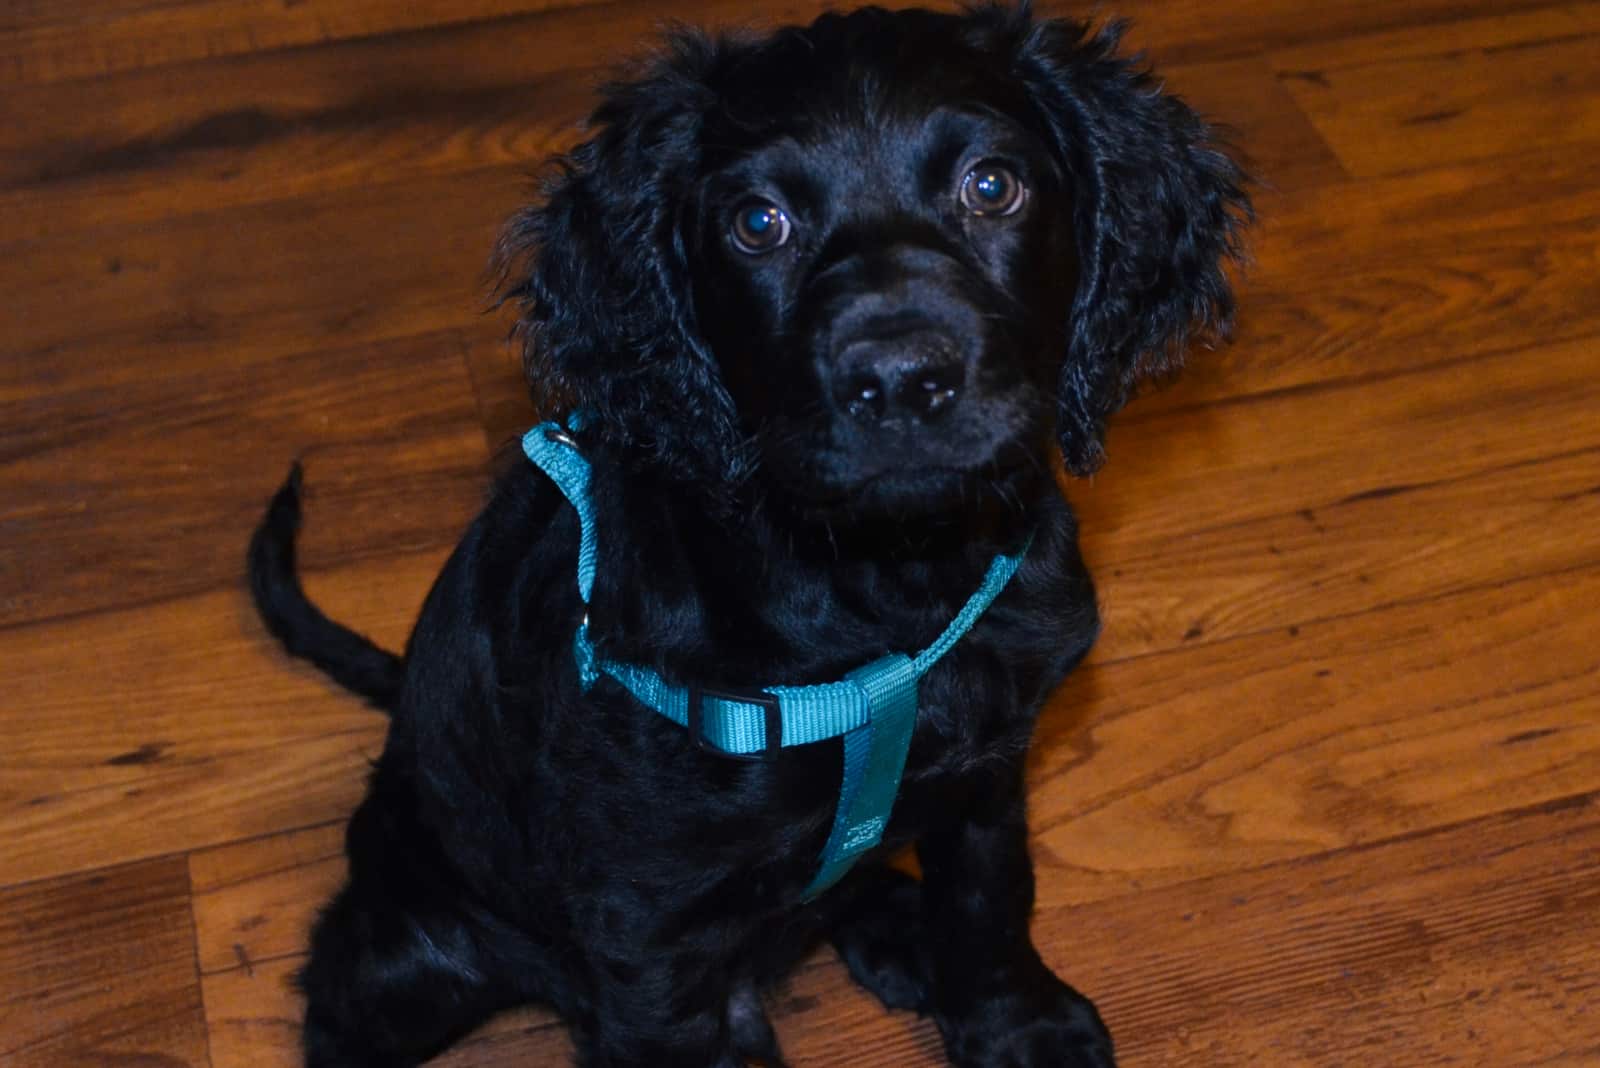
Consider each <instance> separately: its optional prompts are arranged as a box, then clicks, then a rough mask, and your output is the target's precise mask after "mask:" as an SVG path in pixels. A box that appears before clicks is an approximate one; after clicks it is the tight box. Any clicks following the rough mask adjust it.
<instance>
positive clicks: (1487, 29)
mask: <svg viewBox="0 0 1600 1068" xmlns="http://www.w3.org/2000/svg"><path fill="white" fill-rule="evenodd" d="M1418 38H1419V35H1418V34H1416V33H1415V32H1401V33H1397V34H1390V35H1382V36H1379V37H1377V38H1376V39H1374V38H1373V37H1360V38H1355V39H1347V40H1336V41H1332V42H1329V43H1328V44H1326V45H1325V46H1323V47H1322V48H1320V49H1319V48H1314V47H1302V48H1299V49H1296V50H1295V51H1294V52H1293V53H1292V54H1289V55H1285V56H1276V57H1273V62H1274V65H1275V66H1277V67H1278V68H1279V69H1280V70H1282V71H1284V81H1285V84H1286V85H1287V86H1288V87H1289V90H1290V92H1292V93H1293V95H1294V98H1295V100H1296V101H1298V102H1299V104H1300V106H1301V107H1303V108H1304V109H1305V111H1306V112H1307V114H1308V115H1309V116H1310V118H1311V121H1312V123H1313V124H1315V126H1316V128H1317V129H1318V130H1319V131H1320V132H1321V133H1322V135H1323V137H1324V138H1326V139H1327V141H1328V142H1329V144H1331V145H1332V147H1333V150H1334V152H1335V153H1336V154H1337V155H1338V157H1339V159H1340V160H1341V161H1342V162H1343V163H1344V165H1345V166H1346V167H1347V168H1349V170H1350V171H1351V173H1353V174H1357V175H1362V176H1372V175H1381V174H1396V173H1401V172H1405V171H1411V170H1416V169H1419V168H1423V167H1430V166H1438V165H1441V164H1447V163H1456V162H1461V161H1464V160H1471V159H1482V158H1486V157H1494V156H1507V155H1517V154H1519V153H1521V152H1523V151H1525V150H1527V149H1528V148H1529V147H1530V146H1532V145H1539V146H1541V147H1542V148H1549V147H1551V146H1556V145H1571V144H1577V143H1584V142H1594V141H1596V140H1600V63H1597V62H1596V61H1595V57H1596V56H1597V55H1600V5H1594V4H1581V5H1565V6H1562V7H1558V8H1553V9H1550V10H1545V11H1538V12H1531V13H1528V14H1526V15H1522V16H1520V17H1509V16H1500V17H1496V18H1486V19H1481V20H1475V21H1472V22H1458V23H1455V24H1453V25H1452V26H1451V27H1450V29H1449V32H1448V33H1446V34H1443V35H1440V36H1439V37H1438V38H1437V39H1436V41H1435V44H1434V47H1433V48H1431V49H1427V50H1423V49H1422V48H1420V47H1418V45H1419V40H1418ZM1380 57H1381V58H1380Z"/></svg>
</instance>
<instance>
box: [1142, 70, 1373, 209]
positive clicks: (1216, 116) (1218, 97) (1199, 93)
mask: <svg viewBox="0 0 1600 1068" xmlns="http://www.w3.org/2000/svg"><path fill="white" fill-rule="evenodd" d="M1161 75H1162V78H1163V81H1164V82H1165V84H1166V87H1167V89H1168V90H1169V91H1170V92H1174V93H1176V94H1178V95H1179V96H1180V97H1182V98H1183V99H1184V100H1186V101H1187V102H1188V103H1189V105H1190V106H1191V107H1193V108H1195V109H1196V110H1198V111H1199V112H1200V114H1202V115H1204V116H1205V117H1206V118H1207V119H1208V120H1209V121H1211V122H1213V123H1216V124H1218V125H1219V127H1220V128H1221V130H1222V132H1223V135H1224V137H1225V138H1226V139H1227V140H1228V141H1229V142H1231V144H1232V145H1233V147H1234V150H1235V151H1236V152H1237V153H1238V154H1239V155H1240V156H1241V157H1243V158H1244V159H1245V160H1246V163H1247V166H1248V167H1249V169H1250V172H1251V175H1252V176H1253V177H1254V178H1255V180H1256V181H1257V182H1258V183H1260V184H1261V187H1262V188H1261V191H1260V192H1258V194H1257V199H1258V200H1260V201H1263V202H1262V203H1261V204H1258V208H1260V209H1262V210H1264V211H1268V212H1270V211H1272V210H1274V209H1275V208H1276V201H1275V198H1274V197H1273V194H1275V193H1278V192H1280V191H1288V190H1295V189H1307V188H1311V187H1313V186H1317V185H1326V184H1329V183H1334V182H1341V181H1344V180H1345V179H1346V178H1347V177H1348V176H1347V175H1346V174H1345V171H1344V168H1343V167H1342V166H1340V164H1339V161H1338V159H1337V158H1336V157H1335V156H1334V154H1333V151H1332V150H1331V149H1330V148H1329V147H1328V145H1327V143H1326V142H1324V141H1323V139H1322V135H1321V134H1319V133H1318V132H1317V130H1316V128H1315V127H1314V126H1312V125H1311V122H1310V120H1308V119H1307V118H1306V115H1305V112H1303V111H1302V110H1301V109H1300V106H1299V104H1298V103H1296V101H1295V99H1294V97H1292V96H1291V95H1290V94H1289V91H1288V89H1287V88H1285V86H1284V84H1283V82H1282V81H1281V80H1280V79H1279V78H1278V77H1277V74H1276V72H1275V71H1274V70H1273V69H1272V67H1271V66H1270V65H1269V64H1268V63H1267V62H1266V61H1265V60H1264V59H1261V58H1259V57H1252V58H1249V59H1239V60H1231V61H1228V62H1223V63H1199V64H1193V65H1189V66H1172V67H1163V68H1161Z"/></svg>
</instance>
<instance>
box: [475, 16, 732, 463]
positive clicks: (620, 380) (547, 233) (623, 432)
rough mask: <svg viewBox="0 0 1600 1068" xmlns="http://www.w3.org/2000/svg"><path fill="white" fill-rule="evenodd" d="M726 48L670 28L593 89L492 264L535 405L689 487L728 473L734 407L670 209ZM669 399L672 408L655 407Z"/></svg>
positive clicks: (683, 186)
mask: <svg viewBox="0 0 1600 1068" xmlns="http://www.w3.org/2000/svg"><path fill="white" fill-rule="evenodd" d="M721 53H722V46H721V45H720V44H718V43H717V42H715V41H712V40H711V39H709V38H706V37H704V36H702V35H699V34H696V33H693V32H690V31H681V32H678V33H676V34H674V35H673V36H672V37H671V38H670V39H669V41H668V44H667V47H666V49H665V50H664V51H663V52H662V53H661V54H660V55H658V56H656V57H655V58H654V59H652V60H651V61H650V62H649V63H648V64H647V65H646V67H645V68H644V70H643V71H642V72H641V73H639V74H638V75H636V76H634V77H631V78H628V79H627V80H621V81H617V82H614V83H612V84H610V85H608V86H606V87H604V88H603V89H602V99H601V103H600V104H599V106H598V107H597V108H596V110H595V112H594V114H593V115H592V116H591V119H590V125H591V128H592V130H593V134H592V136H591V137H590V138H589V140H587V141H585V142H584V143H583V144H580V145H579V146H578V147H577V148H575V149H573V150H572V152H570V153H569V154H568V155H567V156H566V157H564V158H563V159H561V160H558V161H557V162H556V163H555V164H554V170H553V172H552V174H553V176H552V177H551V178H550V179H549V180H548V181H547V183H546V185H545V188H544V190H543V197H542V198H541V200H540V202H538V203H536V204H535V205H534V206H532V207H529V208H527V209H524V210H523V211H522V212H520V213H518V214H517V215H516V216H514V217H513V218H512V219H511V221H510V222H509V223H508V224H507V226H506V228H505V230H504V231H503V233H502V235H501V238H500V242H499V245H498V246H497V249H496V255H495V261H494V267H495V270H496V271H497V273H498V276H499V278H500V279H501V294H502V299H504V300H508V301H513V302H515V303H516V304H517V305H519V306H520V309H521V313H522V314H521V318H520V320H519V323H518V332H519V333H520V335H521V340H522V346H523V362H524V366H525V369H526V371H527V375H528V381H529V383H530V385H531V387H532V389H533V392H534V399H535V402H536V403H537V404H538V406H539V407H540V409H541V410H543V411H544V412H546V413H547V414H551V413H554V412H558V411H561V410H570V409H574V408H581V409H583V410H585V411H586V412H588V413H589V416H590V426H592V427H593V428H594V429H595V430H596V432H598V433H600V434H602V435H605V436H607V437H608V438H609V439H611V440H612V441H614V442H615V443H617V444H619V445H620V446H622V447H623V448H624V449H625V450H627V451H628V452H629V453H631V454H633V455H636V456H639V457H641V458H642V459H645V460H646V461H648V462H649V463H650V464H651V465H653V466H654V467H655V468H657V469H658V470H663V471H666V472H669V473H672V474H674V475H676V476H678V477H680V478H682V479H684V480H693V481H708V480H713V481H714V480H717V479H722V478H728V477H732V476H733V475H734V474H735V473H736V472H737V470H738V466H739V464H738V458H739V447H738V446H739V441H740V438H739V435H738V429H737V423H736V420H735V415H734V410H733V402H732V400H731V399H730V398H729V397H728V395H727V392H726V390H725V389H724V388H723V387H722V384H721V380H720V378H719V377H718V375H717V372H716V368H715V365H714V363H713V362H712V358H711V356H710V354H709V353H708V352H707V351H706V349H705V346H704V344H703V343H702V341H701V339H700V336H699V332H698V330H697V329H696V327H695V325H694V321H693V320H694V312H693V306H692V303H691V300H690V294H689V276H688V271H687V269H686V264H685V256H684V249H683V243H682V240H681V235H680V232H679V223H680V219H679V217H678V213H679V211H680V210H681V208H682V206H683V205H684V204H686V203H688V202H689V200H690V199H691V198H690V189H691V187H692V185H693V183H694V182H695V180H696V171H697V168H698V165H699V148H698V139H699V132H700V127H701V123H702V120H703V116H704V115H705V114H706V112H707V110H708V109H709V108H710V107H711V106H713V105H714V104H715V95H714V94H713V93H712V91H711V90H710V89H709V88H708V86H707V82H706V80H707V78H708V77H709V75H710V72H711V70H712V68H713V67H714V66H715V65H716V64H717V62H718V61H719V57H720V55H721ZM664 398H670V399H671V403H670V404H664V403H662V402H663V399H664Z"/></svg>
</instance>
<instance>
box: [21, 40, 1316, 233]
mask: <svg viewBox="0 0 1600 1068" xmlns="http://www.w3.org/2000/svg"><path fill="white" fill-rule="evenodd" d="M579 17H580V15H579V14H578V13H574V14H573V15H571V16H570V17H568V18H566V19H565V21H566V22H573V23H575V22H577V20H578V19H579ZM550 21H551V20H516V21H513V22H511V23H509V24H501V23H494V24H489V25H482V24H477V25H468V26H465V27H460V28H457V29H453V30H448V31H441V32H436V33H430V34H419V35H411V36H406V37H402V38H385V39H381V40H375V41H374V40H358V41H352V42H348V43H342V44H338V45H333V46H328V47H324V48H316V49H305V50H295V51H289V52H271V53H266V54H263V55H255V56H248V57H228V58H226V59H223V60H217V61H212V62H207V63H197V64H189V65H185V66H183V67H181V68H158V69H156V70H152V71H146V72H139V73H135V74H130V75H126V76H122V77H118V78H110V79H95V80H90V81H82V82H73V83H68V84H64V85H46V86H33V87H27V86H24V87H18V88H17V89H15V90H13V91H12V92H10V93H8V94H6V95H5V96H4V97H0V219H3V220H4V224H3V229H0V243H3V242H5V241H17V240H30V239H37V238H41V237H47V236H59V235H62V234H64V233H68V232H72V231H75V230H79V229H84V228H91V227H98V226H107V225H118V224H125V223H132V222H140V221H148V220H152V219H157V218H165V217H170V216H172V215H178V214H188V213H193V212H197V211H208V210H214V209H217V208H221V207H226V206H242V205H245V204H253V203H260V202H263V201H268V200H276V199H282V198H284V197H290V196H296V195H301V194H305V193H314V192H320V191H325V190H330V189H335V188H345V187H351V186H364V185H367V184H370V183H373V182H393V181H397V180H400V179H403V178H406V177H412V176H419V175H428V174H437V173H443V172H449V171H459V170H471V169H477V168H482V167H486V166H498V165H507V166H521V167H526V168H529V169H532V168H533V167H534V166H535V165H536V164H538V163H539V162H540V161H542V160H544V159H545V158H546V157H547V156H549V155H550V154H552V153H554V152H557V151H559V150H561V149H563V148H565V147H567V146H568V145H570V144H571V142H572V141H573V140H574V139H575V138H576V137H577V135H578V134H577V129H576V124H577V122H578V120H579V119H581V118H582V117H583V116H584V115H585V114H586V113H587V111H588V109H589V107H590V106H592V103H593V94H592V86H593V84H594V83H595V82H597V81H598V80H600V78H601V77H602V76H603V74H604V72H605V65H604V62H603V60H604V57H603V56H602V57H598V58H601V59H602V66H600V67H598V68H588V67H579V68H576V69H575V68H573V67H572V66H571V64H573V63H574V62H576V61H584V62H589V63H592V62H593V61H594V60H595V59H596V58H597V55H596V53H597V51H598V50H599V49H600V48H608V49H609V50H610V51H611V52H612V53H614V54H612V55H611V57H610V58H611V60H612V61H617V60H619V58H620V56H621V55H623V54H626V53H629V52H631V51H633V50H635V49H637V48H638V47H640V45H639V43H638V42H636V41H635V40H634V39H632V38H630V37H627V36H623V35H621V34H619V33H618V32H617V31H616V30H615V29H611V30H609V31H605V30H601V29H600V28H599V27H592V26H587V25H586V26H585V28H586V29H589V30H591V34H590V40H589V41H588V42H587V44H586V45H583V46H579V45H577V43H576V42H573V44H574V47H570V48H561V47H560V42H559V41H552V40H551V37H552V31H553V30H558V29H564V30H565V35H567V36H571V35H572V34H573V32H574V28H573V27H570V26H567V27H558V26H552V25H550V24H549V23H550ZM594 32H600V33H602V34H605V33H609V36H608V37H606V38H605V40H604V43H603V44H601V45H598V46H597V45H596V44H595V42H594V41H593V34H594ZM1163 73H1164V74H1165V75H1166V76H1167V77H1168V79H1169V82H1170V83H1171V84H1172V85H1174V86H1175V87H1177V88H1179V89H1180V90H1181V91H1182V92H1183V93H1184V95H1185V96H1187V97H1189V98H1191V99H1192V101H1193V102H1194V103H1195V104H1196V106H1198V107H1201V108H1202V109H1203V110H1205V111H1207V112H1208V113H1210V114H1213V115H1214V116H1216V117H1217V118H1218V119H1220V120H1224V121H1227V122H1228V123H1230V124H1231V125H1232V126H1233V127H1234V128H1235V129H1236V130H1237V133H1238V141H1239V142H1240V143H1241V144H1245V145H1249V146H1251V147H1252V149H1253V150H1254V153H1255V155H1256V157H1257V161H1258V163H1259V165H1260V168H1261V169H1262V171H1263V173H1264V174H1265V175H1266V176H1267V177H1268V178H1269V179H1270V180H1271V181H1272V182H1273V183H1274V184H1275V185H1276V186H1278V187H1280V188H1299V187H1301V186H1303V185H1307V184H1312V183H1315V182H1318V181H1327V180H1331V179H1336V178H1338V177H1339V176H1341V174H1342V171H1341V169H1340V167H1339V165H1338V163H1337V161H1335V160H1334V158H1333V155H1332V153H1331V152H1330V151H1329V150H1328V148H1327V147H1326V145H1324V144H1323V143H1322V141H1321V139H1320V137H1319V136H1318V134H1317V133H1316V131H1315V130H1314V129H1313V128H1312V127H1311V126H1310V124H1309V123H1308V122H1307V120H1306V119H1305V117H1304V115H1303V114H1302V113H1301V111H1300V110H1299V107H1298V106H1297V105H1296V104H1295V102H1294V100H1293V99H1292V98H1291V97H1290V95H1289V93H1288V91H1287V90H1286V89H1285V88H1284V87H1283V85H1282V84H1280V83H1279V82H1278V80H1277V77H1276V75H1275V74H1274V72H1273V70H1272V68H1271V67H1269V66H1268V65H1267V64H1266V63H1265V62H1264V61H1262V60H1260V59H1253V60H1246V61H1239V62H1232V63H1223V64H1203V65H1200V66H1196V67H1191V68H1178V69H1172V70H1166V71H1164V72H1163Z"/></svg>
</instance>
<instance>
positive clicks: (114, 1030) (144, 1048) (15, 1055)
mask: <svg viewBox="0 0 1600 1068" xmlns="http://www.w3.org/2000/svg"><path fill="white" fill-rule="evenodd" d="M4 848H5V850H6V853H7V854H9V852H10V847H9V846H6V847H4ZM4 870H5V872H6V877H8V878H9V877H12V876H14V875H15V874H16V872H15V871H14V870H13V869H12V867H11V865H10V863H9V862H7V863H6V864H4ZM192 937H193V930H192V928H191V926H190V921H189V883H188V876H187V872H186V870H185V865H184V863H183V861H182V860H181V859H165V860H157V861H152V862H150V863H146V864H136V865H131V866H128V867H123V868H117V869H114V870H112V871H104V872H96V873H94V874H91V875H84V876H77V877H74V878H70V879H62V880H57V881H53V882H45V883H34V884H32V885H29V886H23V887H18V888H13V889H9V890H0V1022H3V1026H0V1062H3V1063H4V1064H6V1065H7V1066H8V1068H61V1066H63V1065H135V1064H140V1065H146V1064H148V1065H158V1064H159V1065H171V1066H177V1065H190V1066H195V1068H202V1066H204V1065H206V1064H208V1063H209V1062H208V1060H207V1055H206V1030H205V1019H204V1016H203V1014H202V1007H201V1000H200V986H199V979H198V976H197V975H196V973H195V968H194V955H193V950H192Z"/></svg>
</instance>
